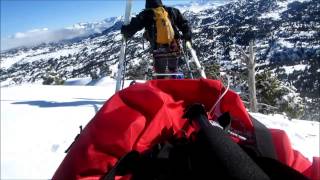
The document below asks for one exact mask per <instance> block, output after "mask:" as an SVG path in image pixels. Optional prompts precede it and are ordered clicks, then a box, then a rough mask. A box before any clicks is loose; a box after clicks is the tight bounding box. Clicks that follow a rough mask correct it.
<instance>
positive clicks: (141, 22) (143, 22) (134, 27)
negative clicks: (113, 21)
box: [121, 1, 191, 47]
mask: <svg viewBox="0 0 320 180" xmlns="http://www.w3.org/2000/svg"><path fill="white" fill-rule="evenodd" d="M151 2H155V1H151ZM158 6H159V4H157V3H149V4H148V3H147V4H146V7H147V8H146V9H144V10H143V11H142V12H140V13H139V14H138V15H137V16H136V17H133V18H132V19H131V22H130V24H129V25H124V26H123V27H122V28H121V33H122V34H124V35H125V36H126V37H128V38H130V37H132V36H133V35H134V34H135V33H136V32H137V31H140V30H141V29H143V28H145V31H146V34H147V36H148V37H149V38H147V39H148V40H149V41H150V43H151V45H152V46H153V47H156V44H155V41H154V40H155V37H156V33H157V32H156V27H155V20H154V12H153V10H152V9H151V8H156V7H158ZM163 7H164V8H165V9H166V11H167V12H168V14H169V18H170V20H171V24H172V27H173V29H174V32H175V39H181V38H182V39H185V40H187V41H190V40H191V29H190V26H189V24H188V21H187V20H186V19H185V18H184V17H183V16H182V14H181V13H180V11H179V10H178V9H176V8H173V7H165V6H163ZM180 31H181V32H182V35H181V34H180Z"/></svg>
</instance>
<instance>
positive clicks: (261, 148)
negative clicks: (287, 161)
mask: <svg viewBox="0 0 320 180" xmlns="http://www.w3.org/2000/svg"><path fill="white" fill-rule="evenodd" d="M250 118H251V120H252V123H253V127H254V131H255V132H254V134H255V139H256V148H257V150H258V152H259V153H260V154H259V155H260V156H261V157H268V158H272V159H275V160H277V159H278V158H277V154H276V152H275V147H274V144H273V141H272V136H271V134H270V131H269V130H268V128H267V127H266V126H265V125H263V124H262V123H261V122H259V121H258V120H256V119H255V118H253V117H250Z"/></svg>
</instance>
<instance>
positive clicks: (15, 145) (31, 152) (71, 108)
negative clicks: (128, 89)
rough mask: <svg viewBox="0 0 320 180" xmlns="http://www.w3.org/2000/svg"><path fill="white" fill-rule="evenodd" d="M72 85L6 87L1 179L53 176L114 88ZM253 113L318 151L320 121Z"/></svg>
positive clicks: (110, 84) (102, 83)
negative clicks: (66, 153) (67, 152)
mask: <svg viewBox="0 0 320 180" xmlns="http://www.w3.org/2000/svg"><path fill="white" fill-rule="evenodd" d="M128 83H129V82H126V85H127V84H128ZM67 84H68V85H69V86H68V85H65V86H43V85H21V86H11V87H2V88H1V177H0V179H48V178H51V177H52V175H53V173H54V172H55V170H56V168H57V167H58V166H59V164H60V162H61V161H62V160H63V158H64V156H65V153H64V151H65V150H66V149H67V148H68V147H69V145H70V144H71V143H72V142H73V140H74V138H75V137H76V135H77V134H78V133H79V126H82V127H85V125H86V124H87V123H88V122H89V121H90V120H91V119H92V118H93V117H94V115H95V113H96V112H97V111H98V110H99V108H100V107H101V106H102V105H103V104H104V102H105V101H106V100H107V99H108V98H109V97H110V96H111V95H112V94H113V93H114V90H115V82H114V81H113V80H110V79H100V80H99V81H95V82H90V80H89V79H73V80H70V81H68V82H67ZM82 85H87V86H82ZM90 85H96V86H90ZM253 116H254V117H256V118H257V119H260V120H261V122H262V123H264V124H265V125H266V126H267V127H271V128H279V129H284V130H285V131H286V132H287V133H288V135H289V137H290V139H291V140H292V143H293V146H294V148H295V149H297V150H299V151H301V152H302V153H303V154H304V155H305V156H306V157H308V158H309V159H310V160H311V158H312V156H319V122H310V121H301V120H293V121H289V120H288V119H287V118H285V117H284V116H280V115H275V116H265V115H261V114H253Z"/></svg>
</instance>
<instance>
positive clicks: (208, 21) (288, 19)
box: [1, 0, 320, 118]
mask: <svg viewBox="0 0 320 180" xmlns="http://www.w3.org/2000/svg"><path fill="white" fill-rule="evenodd" d="M208 3H210V4H209V5H208ZM177 7H178V8H180V9H181V10H182V11H183V12H184V15H185V16H186V18H187V19H188V20H189V21H190V24H191V26H192V28H193V35H194V38H193V46H194V48H195V49H196V50H197V52H198V56H199V59H200V60H201V63H202V64H203V65H204V66H205V67H206V69H207V71H209V70H210V69H212V66H213V65H218V66H219V69H220V72H225V73H227V74H232V75H233V76H240V75H241V74H244V73H245V66H243V65H242V64H241V62H240V59H241V56H240V52H239V50H238V48H236V47H240V48H243V49H245V48H246V47H248V43H249V42H250V41H254V42H255V45H256V46H255V51H256V53H257V54H256V60H257V63H258V65H257V71H258V73H261V72H266V71H270V72H272V73H273V74H274V75H275V76H276V77H277V78H279V79H280V80H281V81H282V82H283V83H286V84H289V85H292V86H294V87H295V88H296V92H298V93H300V95H301V96H302V97H303V98H305V101H306V102H308V103H309V104H308V108H309V107H311V109H313V110H312V111H310V112H313V113H315V114H316V112H320V106H319V104H320V103H319V102H320V62H319V61H320V2H319V0H299V1H293V0H239V1H232V2H229V3H227V4H225V5H220V6H219V5H217V4H216V3H212V2H210V1H208V2H207V1H203V2H201V3H199V2H197V3H191V4H189V5H179V6H177ZM109 25H110V26H109ZM121 25H122V22H121V18H111V19H109V20H106V21H105V23H95V24H90V23H87V24H78V25H75V26H74V27H72V29H86V30H85V31H86V32H88V33H87V34H86V36H81V37H77V38H73V39H69V40H64V41H59V42H55V43H48V44H41V45H39V46H34V47H32V48H16V49H11V50H9V51H6V52H3V53H1V86H4V85H10V84H20V83H26V82H28V83H32V82H39V81H40V82H42V81H44V80H46V78H47V77H48V76H54V77H56V78H58V79H61V80H63V79H70V78H76V77H88V76H91V77H92V78H98V77H101V76H111V77H114V76H115V73H116V70H117V61H118V56H119V51H120V42H121V35H120V31H119V30H120V27H121ZM142 33H143V31H140V32H138V33H137V34H136V35H135V36H134V37H133V38H132V39H131V40H130V41H129V42H128V51H127V60H128V63H127V69H128V71H127V78H138V79H141V78H144V76H145V69H147V68H148V66H149V65H150V64H151V57H150V54H149V53H148V43H147V42H145V41H143V38H142ZM239 74H240V75H239ZM243 81H245V80H243V79H242V80H239V81H236V80H234V82H233V84H242V83H243ZM317 104H318V105H317ZM317 108H318V109H317ZM318 118H319V117H318Z"/></svg>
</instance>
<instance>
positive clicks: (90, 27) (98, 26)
mask: <svg viewBox="0 0 320 180" xmlns="http://www.w3.org/2000/svg"><path fill="white" fill-rule="evenodd" d="M120 19H121V17H111V18H107V19H105V20H103V21H99V22H91V23H77V24H73V25H72V26H70V27H66V28H63V29H58V30H49V29H48V28H42V29H33V30H30V31H27V32H18V33H16V34H14V35H12V36H9V37H6V38H1V51H3V50H8V49H12V48H16V47H21V46H25V47H31V46H36V45H39V44H41V43H51V42H59V41H61V40H68V39H73V38H77V37H83V36H88V35H90V34H93V33H101V32H102V31H103V30H105V29H107V28H109V27H111V26H112V25H114V24H115V23H116V22H117V21H119V20H120Z"/></svg>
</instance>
